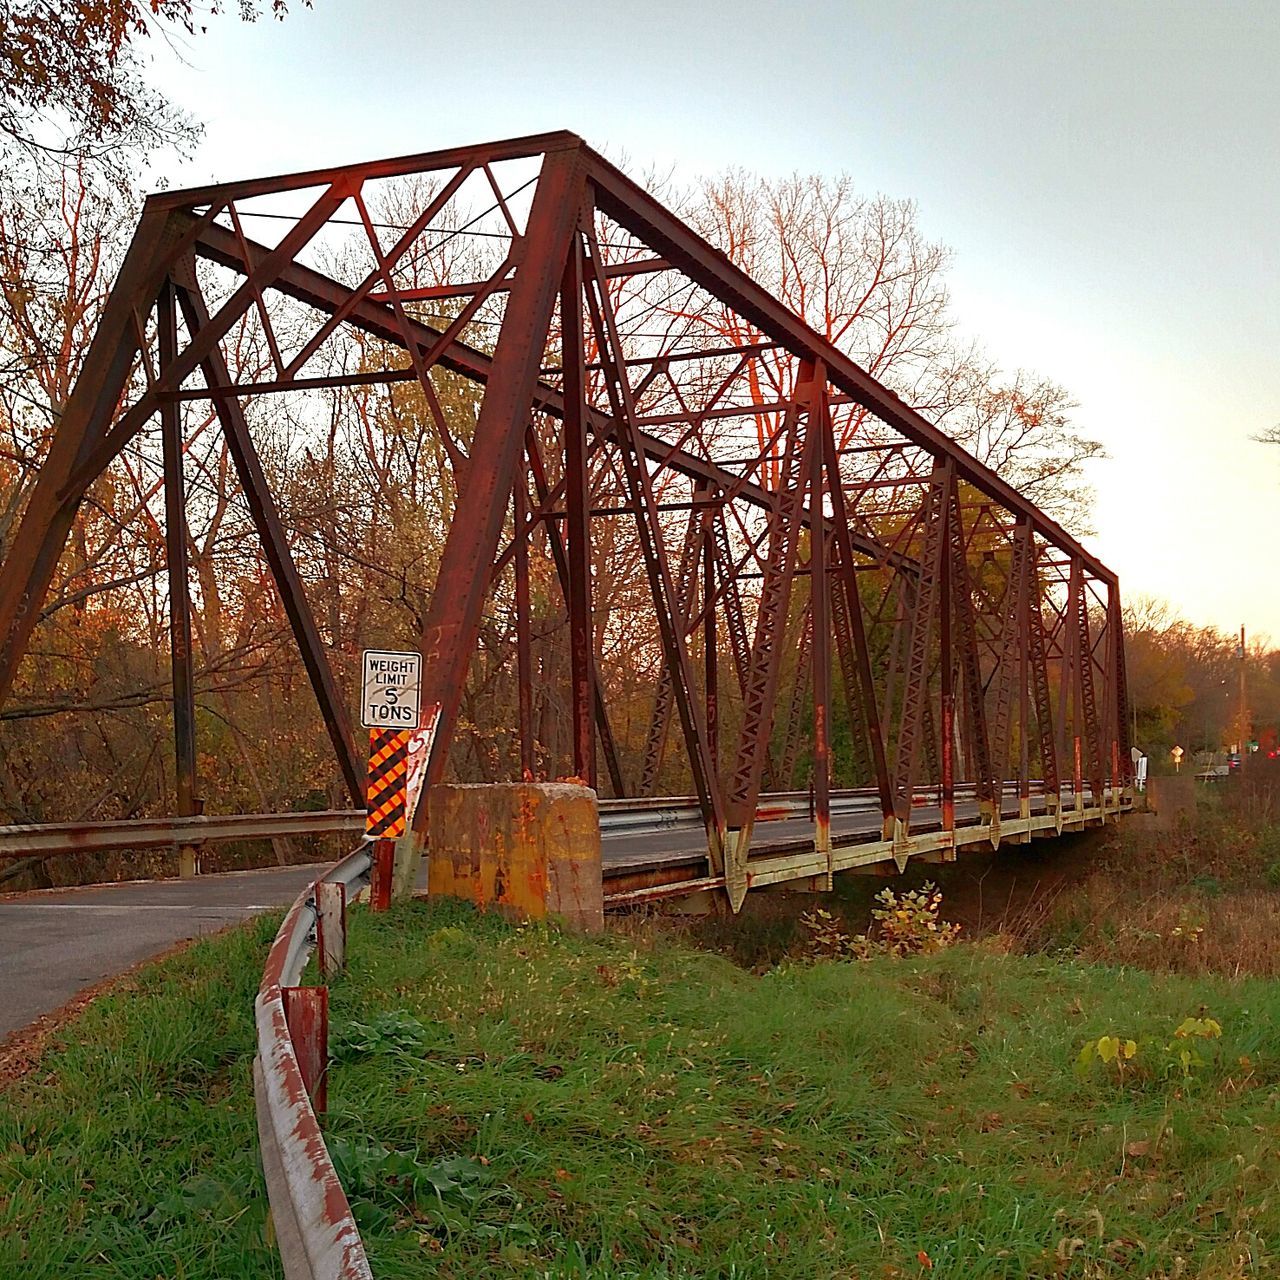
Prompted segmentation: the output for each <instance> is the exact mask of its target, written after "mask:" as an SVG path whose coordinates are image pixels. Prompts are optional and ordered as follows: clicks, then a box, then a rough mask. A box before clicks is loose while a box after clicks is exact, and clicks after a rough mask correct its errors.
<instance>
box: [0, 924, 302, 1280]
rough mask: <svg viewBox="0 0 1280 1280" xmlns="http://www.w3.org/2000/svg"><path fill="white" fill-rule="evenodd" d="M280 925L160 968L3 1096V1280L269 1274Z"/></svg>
mask: <svg viewBox="0 0 1280 1280" xmlns="http://www.w3.org/2000/svg"><path fill="white" fill-rule="evenodd" d="M277 924H278V919H276V920H258V921H255V922H253V923H252V924H250V925H248V926H245V927H244V928H241V929H237V930H235V931H234V932H231V933H229V934H225V935H222V936H219V937H216V938H212V939H209V940H206V941H203V942H200V943H197V944H196V945H195V946H193V947H191V948H190V949H189V950H188V951H185V952H184V953H182V954H181V955H179V956H176V957H174V958H172V959H169V960H166V961H164V962H163V963H161V964H159V965H156V966H153V967H151V968H148V969H146V970H144V971H142V973H141V974H140V975H139V976H138V977H137V978H135V979H132V980H131V981H130V982H129V984H128V986H127V988H126V989H122V990H120V991H118V992H117V993H116V994H113V995H109V996H105V997H103V998H101V999H99V1000H97V1001H95V1002H94V1003H93V1004H92V1005H90V1006H89V1007H88V1008H87V1009H86V1010H85V1011H84V1013H83V1014H82V1015H81V1016H80V1017H79V1018H77V1019H76V1020H75V1022H73V1023H72V1024H70V1026H69V1027H67V1028H66V1030H65V1032H64V1033H63V1035H62V1037H61V1044H60V1045H59V1046H57V1047H55V1048H53V1049H52V1050H51V1051H50V1052H48V1053H47V1054H46V1055H45V1056H44V1058H43V1059H42V1061H41V1062H40V1064H39V1065H38V1067H37V1068H36V1069H35V1070H34V1071H33V1072H31V1073H30V1074H29V1075H28V1076H26V1077H25V1078H24V1079H23V1080H21V1081H18V1082H16V1083H14V1084H12V1085H10V1086H9V1087H8V1089H6V1090H5V1092H4V1093H3V1094H0V1276H5V1277H15V1278H16V1277H22V1278H23V1280H44V1278H45V1277H49V1278H52V1277H59V1278H62V1277H70V1276H76V1277H80V1276H91V1277H103V1278H104V1280H105V1278H107V1277H129V1278H130V1280H134V1278H135V1277H136V1278H137V1280H143V1278H144V1277H145V1278H146V1280H153V1278H155V1277H164V1278H165V1280H170V1278H177V1277H197V1276H207V1277H215V1276H216V1277H219V1278H220V1280H233V1278H235V1277H255V1280H256V1278H258V1277H270V1276H279V1275H280V1274H281V1271H280V1265H279V1260H278V1258H277V1256H276V1253H275V1247H274V1244H273V1242H272V1240H271V1237H270V1233H269V1231H268V1229H267V1212H266V1196H265V1193H264V1192H263V1191H262V1188H261V1170H260V1166H259V1163H258V1158H257V1130H256V1127H255V1122H254V1116H253V1085H252V1076H251V1065H252V1061H253V1045H254V1032H253V997H254V994H255V992H256V990H257V986H258V981H259V978H260V976H261V972H262V961H263V957H264V955H265V949H266V945H267V943H268V941H269V940H270V939H271V937H272V936H273V934H274V932H275V928H276V925H277Z"/></svg>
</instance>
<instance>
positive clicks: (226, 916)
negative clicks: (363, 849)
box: [0, 866, 318, 1036]
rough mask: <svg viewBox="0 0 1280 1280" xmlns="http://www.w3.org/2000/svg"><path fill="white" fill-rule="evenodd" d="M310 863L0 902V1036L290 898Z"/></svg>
mask: <svg viewBox="0 0 1280 1280" xmlns="http://www.w3.org/2000/svg"><path fill="white" fill-rule="evenodd" d="M317 870H318V869H317V868H316V867H314V866H300V867H272V868H269V869H267V870H263V871H233V872H226V873H224V874H221V875H213V876H201V877H200V878H199V879H198V880H154V881H140V882H138V883H134V884H112V885H93V886H90V887H86V888H82V889H54V890H47V891H43V892H38V893H28V894H22V895H15V896H13V897H11V898H6V899H4V900H0V1036H4V1035H8V1034H9V1033H10V1032H11V1031H16V1030H18V1029H19V1028H21V1027H25V1026H27V1025H28V1024H30V1023H31V1022H34V1021H35V1019H36V1018H38V1017H40V1016H41V1015H42V1014H46V1013H52V1012H53V1011H54V1010H55V1009H59V1008H61V1007H62V1005H64V1004H66V1002H67V1001H68V1000H70V999H72V997H74V996H75V995H76V994H77V993H78V992H80V991H83V990H84V989H85V988H86V987H91V986H93V985H94V984H95V983H98V982H101V981H102V980H103V979H104V978H110V977H112V976H113V975H115V974H117V973H123V972H124V971H125V970H126V969H128V968H130V967H131V966H133V965H135V964H137V963H138V962H139V961H140V960H146V959H147V958H148V957H149V956H154V955H156V954H158V953H159V952H161V951H164V950H165V949H166V948H168V947H171V946H173V945H174V943H176V942H182V941H184V940H185V939H187V938H198V937H200V936H201V935H202V934H206V933H214V932H216V931H217V930H219V929H222V928H225V927H226V926H227V925H229V924H235V923H236V922H237V921H240V920H245V919H247V918H248V917H249V916H252V915H256V914H257V913H258V912H261V911H271V910H274V909H276V908H279V907H283V906H287V905H288V904H289V903H290V902H292V901H293V900H294V898H296V897H297V896H298V894H299V893H300V892H301V890H302V888H303V887H304V886H305V885H307V884H309V883H310V882H311V881H312V880H314V879H315V877H316V874H317Z"/></svg>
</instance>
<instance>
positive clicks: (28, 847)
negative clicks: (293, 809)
mask: <svg viewBox="0 0 1280 1280" xmlns="http://www.w3.org/2000/svg"><path fill="white" fill-rule="evenodd" d="M364 820H365V813H364V810H363V809H321V810H318V811H316V812H314V813H229V814H210V815H202V816H200V817H196V818H129V819H122V820H119V821H110V822H54V823H47V824H41V825H39V826H21V825H20V826H6V827H0V858H31V857H36V858H48V857H53V856H55V855H56V854H62V853H104V852H107V851H108V850H112V849H169V848H174V847H176V846H178V845H200V844H213V843H215V842H217V841H226V840H267V839H270V838H271V837H273V836H302V835H334V834H341V835H358V834H359V833H360V832H361V831H363V830H364Z"/></svg>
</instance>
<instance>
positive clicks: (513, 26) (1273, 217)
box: [153, 0, 1280, 642]
mask: <svg viewBox="0 0 1280 1280" xmlns="http://www.w3.org/2000/svg"><path fill="white" fill-rule="evenodd" d="M315 6H316V7H315V9H314V10H312V11H307V10H305V9H301V8H299V7H297V0H295V4H294V12H292V13H290V15H289V17H288V19H287V20H286V21H285V22H284V23H283V24H276V23H273V22H269V21H260V22H259V23H257V24H256V25H253V26H245V25H242V24H240V23H238V22H236V21H234V20H233V19H231V18H228V17H223V18H219V19H217V20H214V21H213V22H212V23H211V25H210V31H209V34H208V35H207V36H205V37H202V38H200V39H198V40H196V41H195V42H193V43H192V44H191V46H190V48H189V50H188V51H187V53H186V65H182V64H181V63H179V62H178V61H177V60H176V59H174V58H173V57H172V56H170V55H169V54H167V53H165V52H164V51H163V47H162V46H160V47H157V48H156V49H155V51H154V52H155V54H156V65H155V67H154V76H153V79H154V80H155V81H156V82H157V83H158V84H159V85H160V86H161V87H162V88H164V89H165V91H166V92H168V93H169V94H170V95H171V96H172V97H173V98H174V99H175V100H176V101H177V102H179V103H180V104H182V105H184V106H186V107H187V108H188V109H189V110H191V111H192V113H193V114H195V115H196V116H198V117H199V118H201V119H202V120H204V121H205V123H206V125H207V131H206V135H205V138H204V141H203V143H202V144H201V146H200V148H199V150H198V151H197V153H196V155H195V156H194V157H193V158H192V160H191V161H190V162H188V163H185V164H183V165H180V166H179V165H170V166H169V167H168V169H167V170H166V176H167V177H169V178H170V179H171V180H172V182H173V184H174V185H194V184H196V183H201V182H206V181H211V180H227V179H231V178H240V177H247V176H251V175H253V174H258V173H275V172H287V171H290V170H294V169H303V168H308V167H312V166H324V165H331V164H338V163H342V162H345V161H353V160H357V159H366V158H369V157H373V156H378V155H396V154H402V153H405V152H413V151H423V150H430V149H434V148H437V147H442V146H450V145H454V144H458V143H465V142H476V141H483V140H486V139H489V138H500V137H507V136H513V135H517V134H523V133H532V132H540V131H542V130H546V129H562V128H563V129H571V130H573V131H574V132H576V133H579V134H581V135H582V136H583V137H585V138H586V139H587V141H588V142H590V143H591V144H592V145H593V146H595V147H597V148H598V149H601V150H605V151H607V152H609V153H610V154H611V155H613V156H615V157H616V156H618V155H620V154H625V155H626V156H628V157H629V159H630V160H631V161H632V162H633V163H634V164H636V165H638V166H641V167H647V166H648V165H649V164H652V165H654V167H656V168H658V169H660V170H665V169H667V168H671V167H673V166H674V168H675V172H676V176H677V178H678V179H683V180H689V179H692V178H693V177H695V176H696V175H698V174H701V173H709V172H715V171H718V170H720V169H724V168H726V167H729V166H734V165H740V166H742V167H744V168H747V169H751V170H756V171H759V172H762V173H768V174H779V173H788V172H791V171H793V170H800V171H804V172H809V171H814V172H822V173H827V174H836V173H839V172H841V171H848V172H849V173H850V174H852V176H853V177H854V179H855V181H856V182H857V184H858V186H859V187H860V188H861V189H863V190H865V191H868V192H871V191H884V192H886V193H887V194H889V195H891V196H895V197H908V198H911V199H914V200H916V201H917V202H918V204H919V210H920V213H919V221H920V225H921V227H922V229H923V231H924V233H925V234H926V235H928V236H929V237H930V238H932V239H937V240H941V241H943V242H944V243H946V244H947V245H949V246H950V247H951V249H952V250H953V252H954V264H953V267H952V269H951V270H950V272H949V274H948V280H949V283H950V286H951V291H952V297H953V310H954V313H955V316H956V318H957V319H958V321H959V322H960V325H961V327H962V330H963V331H964V332H965V333H966V334H968V335H972V336H974V337H977V338H979V339H980V340H981V341H982V343H983V344H984V345H985V347H986V348H987V349H988V350H989V352H990V354H991V355H992V356H993V357H995V358H996V359H997V360H998V361H999V362H1000V363H1001V364H1002V365H1003V366H1004V367H1005V368H1007V369H1009V370H1012V369H1014V368H1017V367H1022V368H1026V369H1031V370H1035V371H1036V372H1038V373H1042V374H1045V375H1047V376H1049V377H1052V378H1054V379H1055V380H1056V381H1058V382H1060V383H1062V384H1063V385H1064V386H1066V387H1067V388H1068V389H1069V390H1070V391H1071V392H1072V394H1073V397H1074V399H1075V400H1076V401H1077V402H1078V405H1079V408H1078V409H1077V411H1076V414H1075V421H1076V423H1077V425H1078V427H1079V428H1080V430H1081V431H1082V432H1083V434H1085V435H1088V436H1091V437H1093V438H1095V439H1098V440H1101V441H1102V442H1103V443H1104V445H1105V446H1106V448H1107V451H1108V454H1109V455H1110V456H1109V458H1108V459H1107V460H1106V461H1102V462H1099V463H1097V464H1095V465H1094V466H1093V467H1092V469H1091V479H1092V481H1093V483H1094V485H1095V487H1096V490H1097V495H1098V499H1097V506H1096V511H1095V514H1094V519H1093V523H1094V526H1095V528H1096V530H1097V532H1096V534H1095V535H1093V536H1092V537H1089V538H1087V539H1086V542H1087V544H1088V545H1089V547H1090V548H1091V549H1092V550H1094V551H1095V552H1096V553H1097V554H1098V555H1099V556H1100V557H1101V558H1102V559H1103V560H1105V561H1106V562H1107V563H1109V564H1110V565H1111V566H1112V567H1113V568H1114V569H1116V570H1117V572H1118V573H1119V574H1120V579H1121V586H1122V589H1123V591H1124V593H1125V595H1126V597H1127V598H1133V597H1134V596H1137V595H1155V596H1159V597H1162V598H1164V599H1167V600H1168V601H1169V602H1170V603H1171V604H1172V605H1173V606H1174V607H1175V608H1176V609H1177V611H1178V612H1179V613H1181V614H1182V615H1183V616H1185V617H1187V618H1188V619H1190V620H1191V621H1193V622H1201V623H1213V624H1215V625H1218V626H1220V627H1222V628H1223V629H1224V630H1227V631H1231V630H1234V629H1236V628H1238V627H1239V625H1240V624H1241V623H1242V622H1243V623H1244V624H1245V625H1246V627H1247V628H1248V629H1249V631H1250V633H1251V634H1255V633H1263V632H1265V633H1268V634H1269V635H1270V636H1271V637H1272V638H1273V639H1274V640H1276V641H1277V642H1280V594H1278V593H1277V592H1276V591H1275V590H1274V589H1273V581H1274V578H1273V574H1272V563H1273V557H1274V554H1275V553H1274V550H1273V548H1274V547H1276V545H1277V544H1278V543H1280V529H1277V527H1276V521H1275V519H1274V518H1273V517H1274V513H1275V512H1276V511H1277V507H1278V500H1280V446H1263V445H1260V444H1256V443H1254V442H1253V441H1252V440H1251V439H1250V437H1251V436H1253V435H1256V434H1257V433H1258V432H1261V431H1264V430H1267V429H1268V428H1270V427H1273V426H1275V425H1277V424H1278V423H1280V362H1278V360H1277V353H1280V165H1278V162H1280V76H1278V75H1277V67H1278V66H1280V4H1277V3H1267V2H1266V0H1256V2H1250V3H1245V2H1244V0H1238V2H1237V3H1219V4H1215V5H1213V6H1208V5H1203V4H1190V3H1181V2H1171V3H1138V2H1137V0H1119V2H1116V3H1098V2H1096V0H1076V2H1075V3H1072V4H1070V5H1064V4H1061V3H1046V2H1043V0H1027V2H1026V3H1017V2H1016V0H987V2H982V3H977V2H975V3H959V2H952V0H940V2H938V3H933V4H927V3H897V4H895V3H884V2H883V0H882V2H881V3H862V2H861V0H857V2H854V3H844V4H838V3H822V2H821V0H792V3H790V4H788V5H786V6H785V7H780V6H775V5H770V4H764V3H760V2H758V0H740V2H739V3H736V4H713V3H698V0H692V2H689V0H686V2H685V3H683V4H676V3H672V2H671V0H650V2H649V3H647V4H645V5H643V6H624V5H618V4H610V3H599V4H595V5H584V4H581V3H578V2H577V0H573V2H570V0H565V2H564V3H561V4H553V3H547V2H546V0H524V2H523V3H515V2H514V0H472V2H471V3H469V4H465V5H453V6H444V5H436V4H427V3H414V2H413V0H366V2H365V3H359V2H358V0H315ZM232 7H234V6H232Z"/></svg>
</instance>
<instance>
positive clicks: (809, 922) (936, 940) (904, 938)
mask: <svg viewBox="0 0 1280 1280" xmlns="http://www.w3.org/2000/svg"><path fill="white" fill-rule="evenodd" d="M876 903H877V905H876V906H874V907H873V908H872V909H871V918H872V921H873V922H874V923H873V926H872V929H871V931H870V932H869V933H865V934H862V933H860V934H857V935H856V936H854V937H850V936H849V934H848V933H847V932H846V931H845V928H844V925H843V924H842V923H841V921H839V920H838V919H836V917H835V916H833V915H832V914H831V913H830V912H829V911H826V910H824V909H823V908H822V907H818V908H816V909H815V910H813V911H808V912H806V913H805V914H804V915H802V916H801V917H800V924H801V927H802V928H803V929H804V930H805V931H806V934H807V936H806V938H805V940H804V945H803V947H802V949H801V955H802V956H803V957H804V958H805V959H808V960H869V959H870V958H871V957H872V956H876V955H884V956H923V955H932V954H933V953H934V952H935V951H941V950H942V948H943V947H949V946H950V945H951V944H952V943H953V942H954V941H955V940H956V938H957V937H959V934H960V926H959V925H958V924H947V923H945V922H944V921H943V920H941V919H940V918H939V916H940V913H941V910H942V894H941V893H940V892H939V891H938V888H937V886H936V885H933V884H924V885H922V886H921V887H920V888H919V889H907V890H904V891H903V892H901V893H898V892H896V891H895V890H893V889H882V890H881V891H880V892H879V893H878V894H876Z"/></svg>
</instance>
